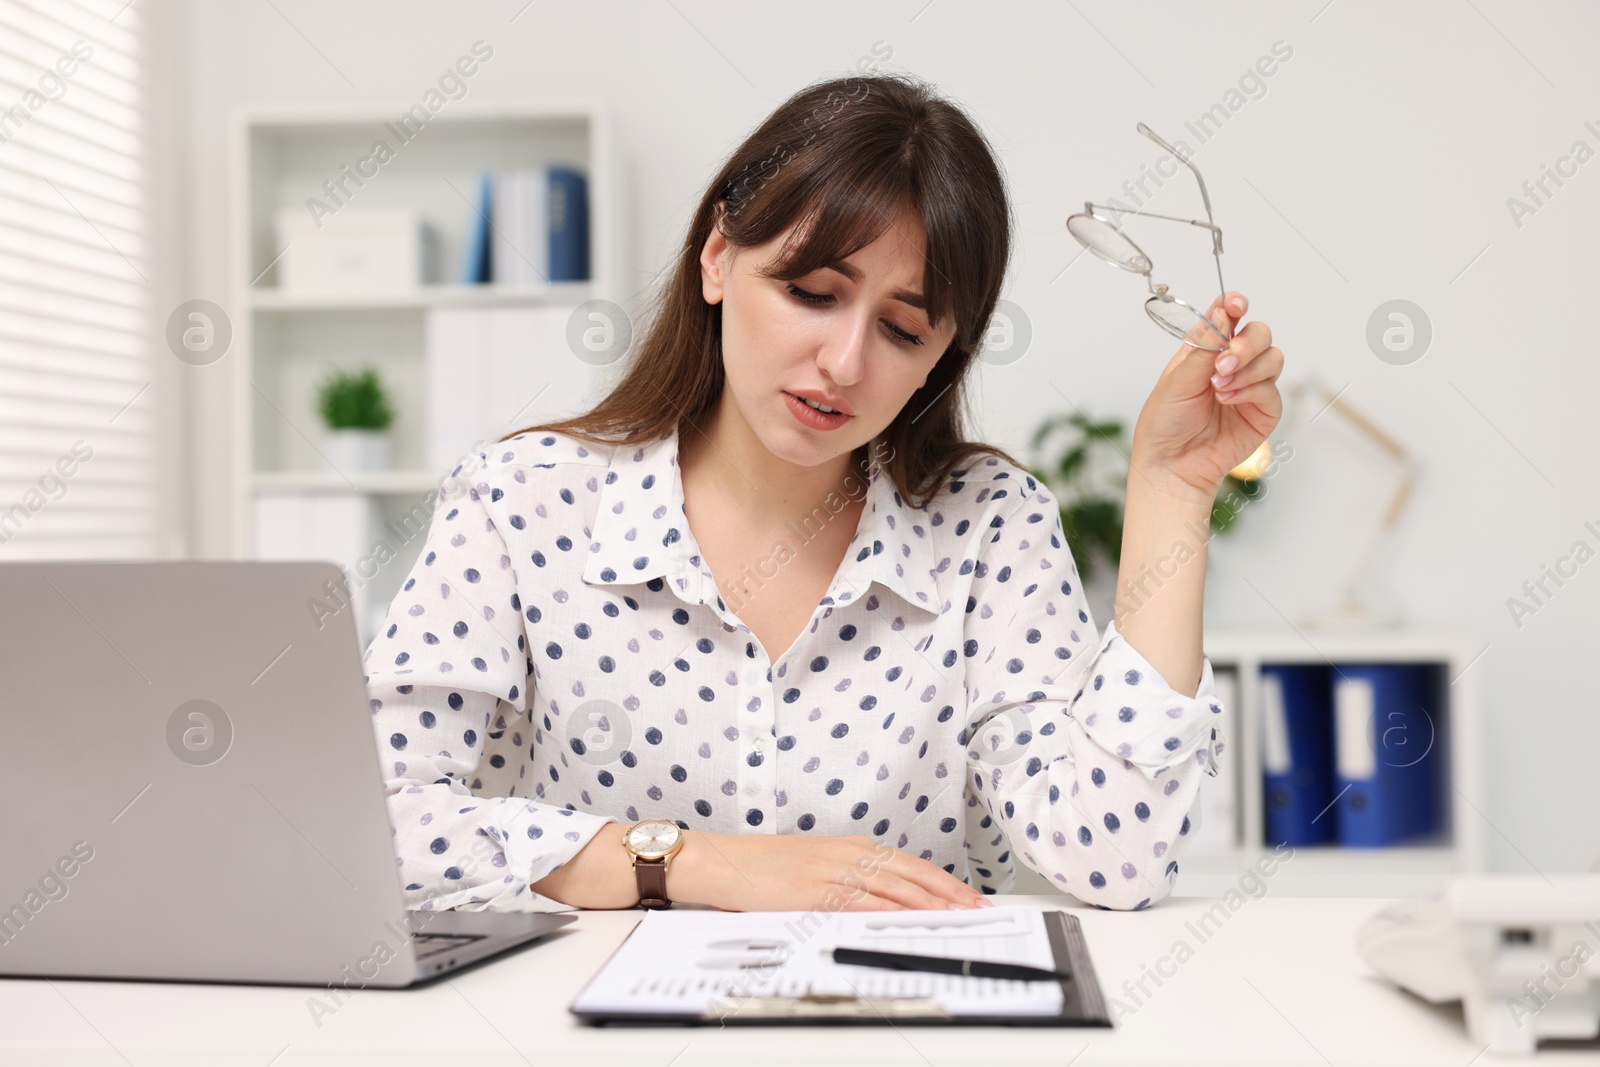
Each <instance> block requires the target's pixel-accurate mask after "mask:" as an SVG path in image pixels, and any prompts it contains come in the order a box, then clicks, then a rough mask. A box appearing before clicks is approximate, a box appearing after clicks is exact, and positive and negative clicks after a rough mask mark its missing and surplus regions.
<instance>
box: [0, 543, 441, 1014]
mask: <svg viewBox="0 0 1600 1067" xmlns="http://www.w3.org/2000/svg"><path fill="white" fill-rule="evenodd" d="M330 583H331V584H330ZM343 589H344V576H343V574H342V573H341V572H340V570H339V569H338V568H337V567H336V566H334V565H333V564H331V563H326V562H260V561H176V562H135V561H105V562H10V563H0V605H4V612H5V626H4V637H3V640H0V736H3V737H4V742H3V745H0V758H4V761H5V764H6V766H5V768H4V773H0V855H4V856H5V861H4V862H3V863H0V975H27V976H61V977H74V976H78V977H100V978H169V979H186V980H197V981H223V982H226V981H244V982H267V983H272V982H286V983H306V982H310V983H314V984H323V983H325V982H334V983H338V984H340V985H351V984H353V983H352V979H354V983H358V984H363V985H372V986H401V985H405V984H407V983H408V982H409V981H411V979H412V976H413V974H414V972H415V970H416V960H415V956H414V954H413V949H412V946H411V945H410V943H409V940H408V938H407V937H406V935H405V930H406V917H407V914H408V913H407V912H406V910H405V907H404V903H403V898H402V895H401V889H400V885H399V881H398V874H397V867H396V861H395V856H394V853H393V851H392V847H391V843H390V836H391V835H390V832H389V819H388V812H387V807H386V805H385V802H384V796H383V784H382V778H381V774H382V772H381V770H380V768H379V760H378V752H377V746H376V744H375V742H374V740H373V734H372V727H371V721H370V713H369V710H368V706H367V696H366V690H365V681H364V677H363V672H362V669H361V657H362V649H361V647H360V643H359V638H358V636H357V630H356V623H355V619H354V617H353V609H352V608H351V607H350V606H349V605H348V603H347V598H345V597H344V596H342V595H340V596H330V591H331V590H337V591H341V593H342V591H343ZM340 604H343V605H344V606H343V607H342V608H341V607H339V605H340ZM330 609H331V610H330Z"/></svg>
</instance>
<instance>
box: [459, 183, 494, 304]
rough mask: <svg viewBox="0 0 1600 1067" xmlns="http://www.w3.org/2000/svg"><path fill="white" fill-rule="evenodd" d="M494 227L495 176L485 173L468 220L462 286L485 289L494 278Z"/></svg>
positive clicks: (460, 272)
mask: <svg viewBox="0 0 1600 1067" xmlns="http://www.w3.org/2000/svg"><path fill="white" fill-rule="evenodd" d="M493 227H494V176H493V175H492V174H490V173H489V172H488V171H484V172H483V173H482V174H480V175H479V176H478V199H477V202H476V203H475V204H474V205H473V208H472V217H471V218H469V219H468V220H467V240H466V247H465V248H464V249H463V251H462V255H461V270H460V271H459V272H458V274H457V276H456V280H457V281H458V282H460V283H461V284H462V285H482V284H484V283H485V282H487V281H489V280H490V278H491V274H490V270H491V264H490V257H489V240H490V237H489V235H490V233H491V232H493Z"/></svg>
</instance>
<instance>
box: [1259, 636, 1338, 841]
mask: <svg viewBox="0 0 1600 1067" xmlns="http://www.w3.org/2000/svg"><path fill="white" fill-rule="evenodd" d="M1331 701H1332V692H1331V690H1330V688H1329V671H1328V668H1326V667H1323V666H1315V665H1306V664H1264V665H1263V666H1262V668H1261V741H1262V750H1261V768H1262V775H1263V781H1262V819H1263V825H1264V829H1265V831H1266V842H1265V843H1266V844H1267V845H1269V846H1271V845H1278V844H1282V843H1288V844H1290V845H1321V844H1328V843H1330V842H1332V841H1333V840H1334V839H1335V836H1336V833H1337V831H1336V828H1335V815H1334V812H1333V810H1332V807H1331V805H1332V803H1333V795H1334V794H1333V709H1332V705H1331Z"/></svg>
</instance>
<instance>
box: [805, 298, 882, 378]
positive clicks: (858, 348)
mask: <svg viewBox="0 0 1600 1067" xmlns="http://www.w3.org/2000/svg"><path fill="white" fill-rule="evenodd" d="M835 321H836V324H837V325H836V327H835V328H834V329H833V330H831V331H830V332H829V334H828V336H827V338H826V339H825V341H824V343H823V347H822V349H821V351H819V352H818V353H817V366H819V367H821V368H822V370H823V371H824V372H825V373H826V374H827V375H828V377H829V378H832V379H833V380H834V381H835V382H836V383H838V384H839V385H842V386H849V385H854V384H855V383H856V382H859V381H860V380H861V378H862V376H863V375H865V374H866V371H867V331H868V330H869V329H871V327H872V321H871V319H870V318H869V317H868V316H867V315H866V314H861V315H853V316H850V317H840V318H839V319H837V320H835Z"/></svg>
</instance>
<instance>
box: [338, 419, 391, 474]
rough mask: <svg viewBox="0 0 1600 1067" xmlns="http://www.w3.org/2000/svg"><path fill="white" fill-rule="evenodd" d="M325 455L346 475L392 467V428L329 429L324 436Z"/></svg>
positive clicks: (384, 469)
mask: <svg viewBox="0 0 1600 1067" xmlns="http://www.w3.org/2000/svg"><path fill="white" fill-rule="evenodd" d="M322 454H323V455H324V456H326V457H327V459H328V462H329V463H332V464H333V466H334V468H335V469H336V470H338V471H340V472H341V473H344V474H360V473H367V472H372V471H386V470H388V469H389V431H387V430H349V429H346V430H328V431H327V432H326V434H325V435H324V437H323V444H322Z"/></svg>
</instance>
